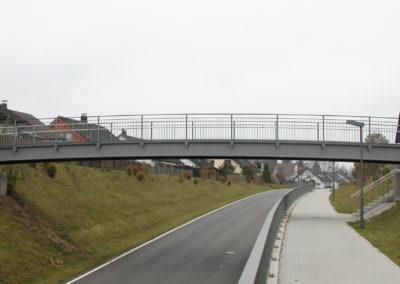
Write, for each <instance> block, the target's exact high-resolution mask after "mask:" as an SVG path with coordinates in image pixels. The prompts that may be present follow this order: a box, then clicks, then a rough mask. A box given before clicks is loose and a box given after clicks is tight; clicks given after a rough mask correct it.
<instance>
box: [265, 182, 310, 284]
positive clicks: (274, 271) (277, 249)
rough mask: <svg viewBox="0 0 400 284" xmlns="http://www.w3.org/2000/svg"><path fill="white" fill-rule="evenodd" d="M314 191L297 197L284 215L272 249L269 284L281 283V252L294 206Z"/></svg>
mask: <svg viewBox="0 0 400 284" xmlns="http://www.w3.org/2000/svg"><path fill="white" fill-rule="evenodd" d="M311 192H314V190H312V191H310V192H307V193H306V194H303V195H302V196H300V197H299V198H298V199H296V201H295V202H293V204H292V205H291V206H290V207H289V208H288V210H287V211H286V213H285V215H284V216H283V219H282V222H281V224H280V227H279V230H278V234H277V236H276V240H275V243H274V249H273V251H272V256H271V262H270V266H269V270H268V271H269V274H268V277H267V284H278V283H279V265H280V259H281V252H282V248H283V240H284V239H285V232H286V226H287V223H288V222H289V218H290V215H291V214H292V211H293V209H294V207H295V206H296V204H297V202H299V201H300V200H301V199H302V198H303V197H304V196H306V195H307V194H309V193H311Z"/></svg>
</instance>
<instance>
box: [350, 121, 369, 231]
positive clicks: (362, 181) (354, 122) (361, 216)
mask: <svg viewBox="0 0 400 284" xmlns="http://www.w3.org/2000/svg"><path fill="white" fill-rule="evenodd" d="M346 124H350V125H353V126H357V127H360V188H361V189H360V229H364V191H363V187H364V169H363V127H364V125H365V124H364V122H360V121H356V120H347V121H346Z"/></svg>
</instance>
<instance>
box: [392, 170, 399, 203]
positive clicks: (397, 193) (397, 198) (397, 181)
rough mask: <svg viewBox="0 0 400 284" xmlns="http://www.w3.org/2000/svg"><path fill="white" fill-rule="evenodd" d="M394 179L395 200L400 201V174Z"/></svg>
mask: <svg viewBox="0 0 400 284" xmlns="http://www.w3.org/2000/svg"><path fill="white" fill-rule="evenodd" d="M393 179H394V200H395V201H400V173H397V174H395V175H394V177H393Z"/></svg>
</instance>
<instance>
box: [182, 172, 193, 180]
mask: <svg viewBox="0 0 400 284" xmlns="http://www.w3.org/2000/svg"><path fill="white" fill-rule="evenodd" d="M184 177H185V178H187V179H191V178H192V173H191V172H185V173H184Z"/></svg>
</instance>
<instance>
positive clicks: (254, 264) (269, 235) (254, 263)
mask: <svg viewBox="0 0 400 284" xmlns="http://www.w3.org/2000/svg"><path fill="white" fill-rule="evenodd" d="M312 189H313V186H312V185H311V184H308V185H304V186H300V187H297V188H294V189H293V190H291V191H289V192H288V193H287V194H286V195H285V196H283V197H282V198H280V199H279V200H278V201H277V202H276V203H275V204H274V206H273V207H272V209H271V211H270V212H269V214H268V216H267V218H266V219H265V222H264V225H263V227H262V228H261V230H260V233H259V235H258V238H257V240H256V243H255V244H254V247H253V250H252V252H251V254H250V256H249V258H248V260H247V263H246V266H245V268H244V270H243V272H242V275H241V276H240V279H239V282H238V284H253V283H254V284H265V283H266V281H267V277H268V272H269V271H268V270H269V266H270V262H271V256H272V250H273V248H274V243H275V240H276V236H277V233H278V230H279V227H280V225H281V222H282V219H283V216H284V215H285V213H286V212H287V210H288V208H289V207H290V206H291V205H292V204H293V202H294V201H296V200H297V199H298V198H299V197H300V196H301V195H303V194H305V193H307V192H309V191H311V190H312Z"/></svg>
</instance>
